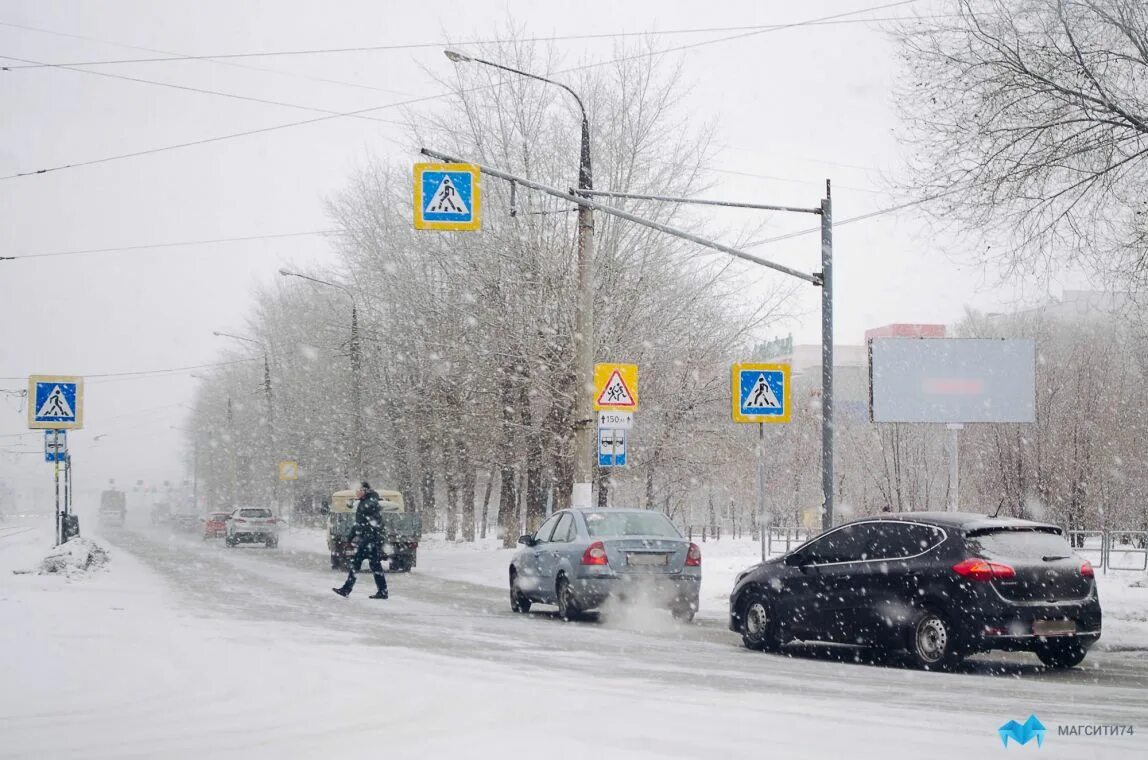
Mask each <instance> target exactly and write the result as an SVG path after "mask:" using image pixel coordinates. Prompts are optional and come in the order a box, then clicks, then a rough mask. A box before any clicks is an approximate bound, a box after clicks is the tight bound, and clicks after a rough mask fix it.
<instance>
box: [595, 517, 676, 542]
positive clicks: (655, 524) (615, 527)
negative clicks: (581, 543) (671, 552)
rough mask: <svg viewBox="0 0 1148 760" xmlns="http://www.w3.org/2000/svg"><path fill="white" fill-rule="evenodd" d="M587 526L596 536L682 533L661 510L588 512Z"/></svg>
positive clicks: (672, 536) (662, 535) (664, 535)
mask: <svg viewBox="0 0 1148 760" xmlns="http://www.w3.org/2000/svg"><path fill="white" fill-rule="evenodd" d="M586 528H587V529H588V530H589V531H590V535H591V536H594V537H596V538H605V537H608V536H657V537H659V538H681V536H682V534H681V533H678V529H677V528H675V527H674V524H673V523H672V522H670V521H669V520H668V519H667V518H666V516H665V515H663V514H662V513H661V512H588V513H587V514H586Z"/></svg>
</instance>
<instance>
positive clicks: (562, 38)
mask: <svg viewBox="0 0 1148 760" xmlns="http://www.w3.org/2000/svg"><path fill="white" fill-rule="evenodd" d="M905 4H908V3H892V4H890V5H884V6H878V7H876V8H870V9H866V10H869V11H871V10H881V9H884V8H891V7H895V6H897V5H905ZM861 12H864V11H857V13H861ZM951 15H952V14H937V15H930V16H920V17H915V18H924V19H931V18H946V17H949V16H951ZM904 20H905V18H904V17H903V16H889V17H878V18H864V19H848V18H841V19H838V18H832V17H831V18H828V19H825V20H820V19H818V20H812V21H806V22H798V23H794V24H756V25H745V26H710V27H694V28H688V29H664V30H659V29H648V30H644V31H638V32H601V33H597V34H562V35H551V36H545V37H530V38H529V39H527V40H517V39H487V40H463V41H459V42H451V43H450V44H451V45H452V46H455V47H466V46H470V45H500V44H505V43H509V42H523V41H526V42H577V41H582V40H601V39H626V38H630V37H668V36H677V35H684V34H718V33H725V32H751V33H757V32H769V31H775V30H780V29H792V28H797V27H802V28H806V27H818V26H843V25H853V24H875V23H885V22H890V21H904ZM0 26H10V27H14V28H17V29H28V30H31V31H36V32H45V33H48V34H62V33H61V32H52V31H49V30H46V29H38V28H36V27H30V26H24V25H22V24H13V23H9V22H4V21H0ZM65 36H70V37H78V35H65ZM80 39H92V38H90V37H80ZM94 41H96V42H103V40H94ZM108 44H118V43H108ZM443 44H444V43H443V41H441V40H440V41H437V42H410V43H399V44H393V45H364V46H357V47H341V48H306V49H302V50H266V51H253V52H242V53H215V54H210V55H178V54H171V55H165V56H163V57H154V58H120V59H114V60H107V59H104V60H94V61H68V62H64V63H56V64H51V63H30V64H26V65H24V66H4V67H0V70H6V71H18V70H20V69H35V68H42V67H45V66H115V65H123V64H137V63H171V62H174V61H227V60H235V59H244V58H272V57H287V56H304V55H333V54H344V53H376V52H385V51H395V50H419V49H425V48H440V47H442V46H443ZM124 47H134V46H132V45H124ZM139 49H145V50H146V49H147V48H139ZM274 73H286V72H274ZM336 83H337V84H350V83H347V82H336Z"/></svg>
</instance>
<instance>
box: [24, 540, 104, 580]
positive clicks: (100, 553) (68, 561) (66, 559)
mask: <svg viewBox="0 0 1148 760" xmlns="http://www.w3.org/2000/svg"><path fill="white" fill-rule="evenodd" d="M107 564H108V552H107V550H106V549H104V548H103V547H102V546H100V545H99V544H97V543H96V542H95V541H92V540H91V539H88V538H84V537H83V536H76V537H75V538H72V539H70V540H68V541H66V542H65V543H62V544H60V545H59V546H57V547H56V548H54V549H52V551H50V552H48V556H46V557H44V559H43V560H41V562H40V569H39V573H40V575H51V574H60V575H66V576H68V577H69V578H72V577H75V576H81V575H86V574H88V573H90V572H93V571H97V570H100V569H102V568H103V567H104V566H105V565H107Z"/></svg>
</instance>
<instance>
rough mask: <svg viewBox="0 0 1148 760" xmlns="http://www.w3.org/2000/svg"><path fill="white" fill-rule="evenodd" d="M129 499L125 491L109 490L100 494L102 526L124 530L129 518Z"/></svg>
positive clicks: (100, 520) (100, 521)
mask: <svg viewBox="0 0 1148 760" xmlns="http://www.w3.org/2000/svg"><path fill="white" fill-rule="evenodd" d="M127 503H128V502H127V497H126V496H125V495H124V492H123V491H117V490H115V489H109V490H107V491H104V492H102V493H101V494H100V519H99V523H100V525H110V526H115V527H117V528H122V527H123V525H124V519H125V518H126V516H127Z"/></svg>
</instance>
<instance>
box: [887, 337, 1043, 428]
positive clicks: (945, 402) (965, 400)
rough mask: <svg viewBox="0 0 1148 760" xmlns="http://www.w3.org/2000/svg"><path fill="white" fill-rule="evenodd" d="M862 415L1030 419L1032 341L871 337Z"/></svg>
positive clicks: (969, 420)
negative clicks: (866, 410) (866, 404)
mask: <svg viewBox="0 0 1148 760" xmlns="http://www.w3.org/2000/svg"><path fill="white" fill-rule="evenodd" d="M869 415H870V419H872V420H873V422H942V423H972V422H1035V421H1036V344H1035V343H1034V342H1033V341H1031V340H995V339H979V338H970V339H964V338H925V339H920V338H876V339H874V340H872V341H870V342H869Z"/></svg>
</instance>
